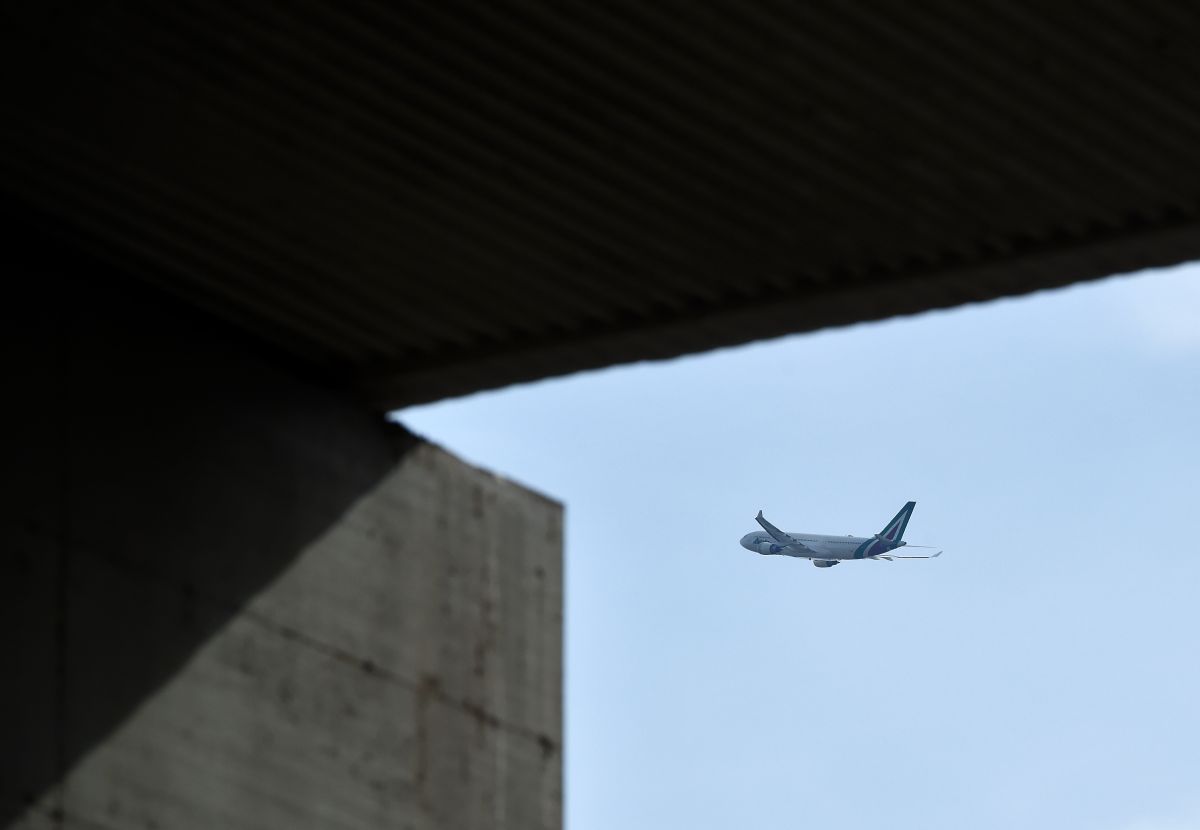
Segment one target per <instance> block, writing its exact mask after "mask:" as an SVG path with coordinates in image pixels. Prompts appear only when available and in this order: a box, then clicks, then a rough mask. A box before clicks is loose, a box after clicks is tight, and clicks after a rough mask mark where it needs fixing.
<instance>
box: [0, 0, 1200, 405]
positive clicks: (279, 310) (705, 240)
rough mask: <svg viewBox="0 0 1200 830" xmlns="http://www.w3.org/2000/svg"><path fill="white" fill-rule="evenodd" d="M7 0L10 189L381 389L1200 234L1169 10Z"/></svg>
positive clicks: (783, 320) (1195, 137)
mask: <svg viewBox="0 0 1200 830" xmlns="http://www.w3.org/2000/svg"><path fill="white" fill-rule="evenodd" d="M5 14H7V15H8V19H6V20H5V21H4V34H3V38H4V41H5V43H4V57H3V60H4V65H5V80H4V82H3V83H4V92H5V100H6V102H7V106H6V109H7V112H6V114H5V118H4V119H2V120H0V131H2V132H0V135H2V140H3V147H2V149H3V154H2V162H0V163H2V164H3V177H4V179H3V188H4V190H5V191H6V197H7V199H8V200H10V201H11V202H12V203H13V204H16V205H18V206H26V207H27V208H28V209H29V211H30V213H31V214H32V213H36V214H37V215H40V216H48V217H51V220H52V223H53V224H54V225H55V226H56V229H57V231H58V232H59V233H61V234H63V235H65V237H66V238H68V239H69V240H71V241H72V242H73V243H75V244H80V245H84V246H88V247H91V248H93V249H95V250H96V251H97V252H99V253H101V254H102V255H103V256H105V257H107V258H109V259H112V260H113V261H115V262H116V263H117V264H119V265H120V266H122V267H123V268H125V269H127V270H129V271H131V272H133V273H136V274H139V275H141V276H143V277H144V278H146V279H150V280H154V281H157V282H160V283H161V284H163V285H164V286H166V287H168V288H169V289H170V290H171V291H174V292H176V293H178V294H180V295H182V296H184V297H186V298H188V299H190V300H192V301H194V302H197V303H200V304H203V305H204V306H206V307H208V308H210V309H212V310H214V311H215V312H217V313H219V314H222V315H223V316H226V317H228V318H230V319H232V320H235V321H237V322H239V323H240V324H242V325H245V326H247V327H249V328H251V329H253V330H255V331H257V332H258V333H259V334H261V335H262V336H263V337H265V338H268V339H271V340H273V341H275V342H276V343H278V344H280V345H281V346H283V347H284V348H287V349H289V350H291V351H294V352H296V353H297V354H298V355H300V356H301V357H303V358H304V359H306V360H309V361H312V362H313V363H316V364H319V365H322V366H324V367H326V368H328V369H330V370H331V371H334V372H337V373H340V374H342V375H343V376H345V377H346V378H348V379H352V380H353V381H354V382H356V383H358V384H360V385H361V386H362V388H364V389H366V390H367V391H368V393H369V394H370V395H371V397H372V399H373V400H375V401H376V402H377V403H379V404H380V405H384V404H387V405H392V404H402V403H407V402H415V401H422V400H429V399H432V398H436V397H440V396H443V395H451V394H459V393H462V392H466V391H472V390H474V389H480V388H486V387H489V386H497V385H501V384H504V383H508V382H512V381H514V380H520V379H527V378H532V377H541V376H546V375H552V374H559V373H563V372H569V371H574V370H577V369H582V368H588V367H592V366H600V365H606V364H609V363H613V362H619V361H627V360H636V359H642V358H656V357H666V356H671V355H675V354H680V353H683V352H688V351H695V350H699V349H704V348H711V347H714V346H718V345H724V344H728V343H734V342H741V341H745V340H749V339H754V338H756V337H762V336H769V335H775V334H781V333H785V332H788V331H797V330H804V329H811V328H818V327H821V326H824V325H834V324H839V323H844V322H849V321H851V320H855V319H871V318H877V317H882V316H888V315H890V314H895V313H907V312H912V311H916V310H920V309H922V308H928V307H934V306H941V305H949V304H953V303H957V302H963V301H968V300H973V299H985V298H988V297H993V296H998V295H1000V294H1005V293H1013V292H1018V291H1027V290H1032V289H1034V288H1037V287H1044V286H1048V285H1054V284H1061V283H1063V282H1067V281H1070V280H1074V279H1081V278H1087V277H1093V276H1100V275H1103V274H1106V273H1109V272H1110V271H1111V270H1114V269H1120V268H1133V267H1139V266H1144V265H1154V264H1167V263H1169V262H1174V261H1178V260H1179V259H1184V258H1189V257H1193V256H1196V255H1198V254H1200V240H1198V234H1197V230H1196V228H1197V219H1198V218H1200V166H1198V165H1196V164H1195V162H1194V157H1195V153H1196V148H1197V147H1200V49H1196V48H1195V44H1196V43H1198V42H1200V9H1198V8H1197V7H1196V6H1195V5H1194V4H1190V3H1167V2H1140V3H1136V4H1134V3H1127V4H1124V3H1108V4H1088V5H1087V6H1086V7H1080V6H1076V5H1073V4H1071V5H1069V4H1061V3H1045V2H1038V3H1033V2H1028V3H1022V2H1017V3H1014V2H1000V0H996V2H971V3H962V2H949V0H943V1H942V2H928V3H919V4H917V3H908V4H895V3H802V4H801V3H796V4H791V3H774V2H739V3H719V4H718V3H711V4H697V3H683V2H674V3H663V2H655V3H640V2H639V3H593V4H579V3H554V4H550V3H544V4H530V3H523V4H515V5H498V4H477V5H460V4H448V3H427V4H417V3H413V4H389V3H383V2H369V1H368V0H349V1H348V2H339V3H336V4H327V5H326V4H319V3H295V4H273V5H267V4H225V3H211V2H205V3H201V2H175V3H168V4H147V5H145V6H137V5H133V4H125V5H121V4H116V5H100V4H93V5H89V6H84V7H83V8H82V9H80V10H77V11H75V12H73V13H72V14H71V15H66V14H61V13H55V12H54V11H53V10H50V9H48V8H47V6H46V5H39V4H29V7H28V9H27V10H26V11H25V12H19V13H14V12H11V11H9V12H6V13H5Z"/></svg>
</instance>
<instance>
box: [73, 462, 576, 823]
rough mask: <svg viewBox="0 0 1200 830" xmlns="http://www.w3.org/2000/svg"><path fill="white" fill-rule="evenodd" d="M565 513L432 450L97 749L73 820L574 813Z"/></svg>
mask: <svg viewBox="0 0 1200 830" xmlns="http://www.w3.org/2000/svg"><path fill="white" fill-rule="evenodd" d="M560 517H561V513H560V508H559V506H558V505H557V504H554V503H553V502H549V501H547V500H545V499H542V498H540V497H538V496H536V495H534V494H532V493H530V492H529V491H527V490H525V489H523V488H521V487H518V486H516V485H513V484H511V483H509V482H505V481H502V480H500V479H496V478H493V477H491V476H489V475H487V474H486V473H482V472H481V471H479V470H476V469H473V468H471V467H468V466H466V465H464V464H463V463H461V462H460V461H458V460H456V459H454V458H453V457H452V456H450V455H448V454H447V453H445V452H443V451H441V450H439V449H437V448H435V447H432V446H429V445H421V446H419V447H417V448H416V449H415V450H413V451H412V452H411V453H409V454H408V455H407V456H406V457H405V459H404V461H403V462H402V463H401V465H400V467H399V468H398V469H397V470H396V471H395V472H394V473H393V474H392V475H390V476H388V477H387V478H386V479H385V480H384V481H382V482H381V483H380V484H379V486H377V487H376V488H375V489H374V490H373V491H372V492H371V493H369V494H367V495H366V496H364V497H363V498H362V499H361V500H360V501H359V502H358V503H356V504H355V505H354V506H353V507H352V508H351V509H350V510H349V511H348V512H347V514H346V515H345V516H344V517H343V518H342V519H341V520H340V521H339V522H338V523H337V524H336V525H334V526H333V527H332V528H330V529H329V531H328V532H326V533H325V534H324V535H323V536H322V537H321V538H319V539H317V540H316V541H315V542H314V543H313V544H312V545H310V546H309V547H308V548H307V549H305V550H304V551H303V552H302V553H301V555H300V557H299V558H298V559H297V561H296V562H295V564H294V565H293V566H292V567H290V568H289V569H288V570H287V571H286V572H285V573H284V574H282V575H281V576H280V577H279V578H278V579H277V580H276V581H275V582H274V583H273V584H272V585H270V586H269V587H268V588H267V589H266V590H265V591H263V592H262V593H260V594H259V595H258V596H256V597H254V598H253V599H252V600H251V601H250V602H249V603H248V604H247V605H246V607H245V608H244V609H242V610H241V611H240V613H237V614H236V615H235V616H233V618H232V619H231V620H230V622H229V623H228V624H227V625H226V626H225V627H224V628H223V629H222V630H221V631H220V632H218V633H217V634H216V635H215V636H213V637H211V638H210V639H209V640H208V642H206V643H205V644H204V645H203V646H202V648H201V649H200V650H199V651H198V652H197V653H196V654H195V655H194V656H193V657H192V658H191V659H190V660H189V661H188V662H187V664H186V665H185V666H184V667H183V669H182V670H181V671H180V672H178V673H177V674H176V675H175V676H174V677H173V678H172V679H171V680H170V681H169V682H168V683H167V684H166V686H164V687H163V688H162V689H161V690H159V691H158V692H157V693H156V694H155V695H153V696H152V697H151V698H150V699H148V700H147V701H145V702H144V704H143V705H142V706H141V707H140V708H139V709H138V711H137V712H136V713H135V714H134V715H133V717H132V718H131V719H130V720H129V721H127V722H126V723H125V724H123V725H122V726H121V727H120V728H118V729H117V731H116V732H115V733H114V734H113V735H112V736H110V737H109V738H108V739H107V740H106V741H104V742H103V743H102V744H101V745H100V746H99V747H98V748H97V749H96V750H94V751H93V752H92V753H90V754H89V755H88V756H86V757H85V758H84V759H83V760H82V762H81V763H79V764H78V765H77V767H76V769H75V770H74V771H73V772H72V773H71V774H70V775H69V776H68V777H67V780H66V786H65V795H64V797H63V810H64V812H65V814H66V816H67V826H72V825H71V817H72V816H75V815H79V816H86V817H89V818H91V819H93V820H96V819H98V820H99V821H100V822H101V823H102V824H103V826H106V827H113V828H124V827H129V828H134V827H137V828H142V827H146V826H150V822H154V823H156V824H157V825H158V826H161V827H170V828H187V827H196V828H201V827H229V828H265V827H298V826H300V827H308V826H311V827H330V828H368V827H372V828H373V827H391V826H399V827H404V826H411V827H521V828H526V827H529V828H537V827H557V826H558V825H559V823H560V819H559V814H560V796H559V789H560V775H561V749H560V736H561V726H560V721H561V713H560V703H559V701H560V693H561V681H560V651H561V639H560V637H561V635H560V631H561V610H560V609H561V599H560V589H559V585H560V583H561V576H560V572H559V562H560V555H559V554H560V544H561V518H560ZM76 577H77V578H78V579H79V580H80V584H81V585H83V584H87V585H89V586H91V587H92V589H93V590H95V589H99V590H102V591H104V592H105V593H109V592H111V593H119V594H121V595H124V596H129V597H134V596H138V595H139V594H144V601H145V602H147V603H153V602H155V601H156V597H157V596H158V591H159V589H158V586H156V585H154V584H143V583H142V582H141V581H140V580H139V578H138V577H136V576H131V575H129V574H125V573H120V572H116V571H114V570H113V569H112V568H110V567H109V566H108V565H107V563H105V562H103V561H100V560H92V559H88V560H86V561H85V562H84V563H82V564H81V566H80V567H79V568H78V571H77V574H76ZM140 601H141V600H139V602H140ZM196 601H197V602H208V601H212V602H220V601H221V600H220V598H219V597H199V598H197V600H196ZM72 691H73V694H74V693H78V694H79V695H80V696H81V697H85V696H86V694H87V690H86V689H77V690H72ZM80 704H81V705H82V704H83V701H82V700H80Z"/></svg>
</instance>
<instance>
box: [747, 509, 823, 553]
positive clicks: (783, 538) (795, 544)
mask: <svg viewBox="0 0 1200 830" xmlns="http://www.w3.org/2000/svg"><path fill="white" fill-rule="evenodd" d="M754 521H756V522H758V523H759V524H760V525H761V526H762V529H763V530H765V531H766V532H767V535H768V536H770V537H771V538H772V539H774V540H775V541H776V542H778V543H779V544H781V545H784V546H785V547H789V548H795V549H796V550H800V551H804V552H806V553H811V554H813V555H818V554H817V552H816V551H815V550H813V549H812V548H808V547H805V546H804V543H803V542H801V541H800V540H799V539H796V538H795V537H794V536H789V535H787V534H786V533H784V532H783V531H782V530H780V529H779V528H777V527H775V525H773V524H771V523H770V522H768V521H767V520H766V519H764V518H763V514H762V511H761V510H760V511H758V515H757V516H755V517H754Z"/></svg>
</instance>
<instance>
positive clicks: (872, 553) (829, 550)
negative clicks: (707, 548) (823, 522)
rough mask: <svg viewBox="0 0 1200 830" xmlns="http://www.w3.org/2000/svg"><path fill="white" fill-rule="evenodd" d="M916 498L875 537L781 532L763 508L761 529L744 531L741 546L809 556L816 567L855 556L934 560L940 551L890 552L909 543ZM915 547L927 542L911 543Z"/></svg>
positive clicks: (831, 565)
mask: <svg viewBox="0 0 1200 830" xmlns="http://www.w3.org/2000/svg"><path fill="white" fill-rule="evenodd" d="M916 506H917V503H916V502H915V501H910V502H908V503H907V504H905V505H904V507H902V508H900V512H899V513H897V514H896V516H895V518H893V519H892V520H891V521H890V522H888V523H887V526H886V527H885V528H884V529H883V530H881V531H879V532H878V533H876V534H875V535H874V536H823V535H820V534H816V533H795V534H792V533H784V532H783V531H782V530H780V529H779V528H777V527H775V525H773V524H771V523H770V522H768V521H767V520H766V519H764V518H763V514H762V511H761V510H760V511H758V515H757V516H755V517H754V520H755V521H756V522H758V523H759V524H760V525H761V526H762V529H763V530H764V531H766V535H764V534H763V533H762V532H759V533H747V534H746V535H745V536H743V537H742V543H741V544H742V547H744V548H745V549H746V550H751V551H754V552H755V553H761V554H763V555H766V556H769V555H772V554H774V555H777V556H794V557H797V558H798V559H809V560H811V561H812V563H813V564H814V565H816V566H817V567H818V568H832V567H833V566H834V565H836V564H837V563H839V562H846V561H849V560H854V559H876V560H878V559H884V560H886V561H888V562H891V561H892V560H893V559H936V558H937V557H939V556H941V555H942V552H941V551H940V550H939V551H938V552H937V553H935V554H933V555H932V556H900V555H898V554H895V553H892V551H894V550H897V549H898V548H902V547H906V546H907V545H908V542H905V541H904V540H903V538H902V537H903V536H904V529H905V528H906V527H908V520H909V518H910V517H911V516H912V512H913V508H914V507H916ZM913 547H915V548H922V547H927V546H926V545H913Z"/></svg>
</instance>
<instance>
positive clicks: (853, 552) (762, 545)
mask: <svg viewBox="0 0 1200 830" xmlns="http://www.w3.org/2000/svg"><path fill="white" fill-rule="evenodd" d="M788 535H789V536H792V537H793V538H795V539H796V541H797V542H800V543H801V544H803V545H804V547H806V548H808V549H809V550H811V551H814V553H807V552H804V551H799V550H796V549H795V548H791V547H786V546H783V545H780V544H779V543H777V542H776V541H775V540H774V539H772V538H771V537H770V536H768V535H767V534H766V533H764V532H763V531H761V530H760V531H758V532H757V533H747V534H746V535H745V536H743V537H742V542H741V544H742V547H744V548H745V549H746V550H752V551H754V552H755V553H761V554H763V555H764V556H794V557H797V558H799V559H813V560H818V559H827V560H830V561H837V562H840V561H843V560H846V559H865V558H867V557H869V556H876V555H878V554H881V553H886V552H888V551H890V550H894V549H895V548H897V547H901V546H903V544H904V543H903V542H901V543H899V544H896V543H895V542H884V541H880V540H879V539H877V538H876V537H874V536H825V535H823V534H820V533H789V534H788Z"/></svg>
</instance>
